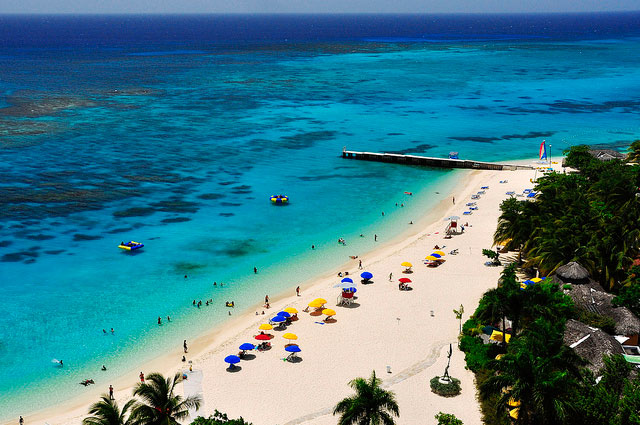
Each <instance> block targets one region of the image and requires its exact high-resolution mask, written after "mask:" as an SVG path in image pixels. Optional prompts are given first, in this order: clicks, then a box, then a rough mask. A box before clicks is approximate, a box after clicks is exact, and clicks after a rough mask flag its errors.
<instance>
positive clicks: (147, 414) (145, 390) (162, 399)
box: [133, 372, 202, 425]
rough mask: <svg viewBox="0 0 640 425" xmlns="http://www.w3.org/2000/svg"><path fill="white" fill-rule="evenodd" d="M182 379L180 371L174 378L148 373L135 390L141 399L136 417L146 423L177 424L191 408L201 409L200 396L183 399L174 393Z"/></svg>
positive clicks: (146, 424)
mask: <svg viewBox="0 0 640 425" xmlns="http://www.w3.org/2000/svg"><path fill="white" fill-rule="evenodd" d="M181 379H182V377H181V375H180V372H178V373H176V374H175V376H174V377H173V378H170V377H169V378H165V377H164V376H162V375H161V374H160V373H151V374H149V375H147V377H146V380H145V382H144V383H142V382H141V383H138V385H136V388H135V390H134V391H133V395H135V396H138V397H140V399H141V401H140V402H139V403H138V404H137V405H136V406H135V407H134V410H133V416H134V418H135V419H136V420H139V421H140V422H142V423H144V424H145V425H177V424H178V420H180V419H184V418H185V417H187V416H188V415H189V409H191V408H195V409H196V410H197V409H199V408H200V403H201V402H202V401H201V399H200V397H198V396H189V397H187V398H185V399H183V398H182V396H180V395H177V394H175V393H174V390H175V387H176V385H177V384H178V383H179V382H180V381H181Z"/></svg>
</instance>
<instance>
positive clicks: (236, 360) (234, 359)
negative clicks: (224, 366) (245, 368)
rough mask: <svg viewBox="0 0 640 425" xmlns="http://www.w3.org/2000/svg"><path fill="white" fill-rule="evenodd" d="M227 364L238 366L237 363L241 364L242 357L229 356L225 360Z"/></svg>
mask: <svg viewBox="0 0 640 425" xmlns="http://www.w3.org/2000/svg"><path fill="white" fill-rule="evenodd" d="M224 361H225V363H229V364H236V363H240V357H238V356H233V355H232V356H227V357H225V358H224Z"/></svg>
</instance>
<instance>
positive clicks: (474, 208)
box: [469, 207, 478, 211]
mask: <svg viewBox="0 0 640 425" xmlns="http://www.w3.org/2000/svg"><path fill="white" fill-rule="evenodd" d="M469 209H470V210H473V211H475V210H477V209H478V207H469Z"/></svg>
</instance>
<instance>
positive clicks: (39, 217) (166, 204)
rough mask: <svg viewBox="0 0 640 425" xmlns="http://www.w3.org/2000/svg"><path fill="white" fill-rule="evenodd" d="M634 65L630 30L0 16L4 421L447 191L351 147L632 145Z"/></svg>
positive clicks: (470, 153)
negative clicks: (354, 153) (348, 155)
mask: <svg viewBox="0 0 640 425" xmlns="http://www.w3.org/2000/svg"><path fill="white" fill-rule="evenodd" d="M638 52H640V13H624V14H572V15H433V16H431V15H343V16H339V15H319V16H304V15H275V16H274V15H228V16H222V15H220V16H218V15H211V16H0V294H1V295H2V296H1V297H0V311H1V312H2V314H1V315H0V419H9V418H14V417H16V416H17V415H18V414H22V413H23V412H24V411H25V406H38V407H46V406H50V405H53V404H56V403H59V402H61V401H64V400H65V399H67V398H69V397H71V396H73V395H76V394H80V393H81V392H82V391H83V390H85V388H84V387H82V386H80V385H78V382H79V381H80V380H82V379H86V378H93V379H94V380H95V381H96V385H98V386H100V387H103V388H105V389H106V387H108V385H109V383H110V380H112V379H113V378H114V377H116V376H118V375H121V374H122V373H123V371H128V370H130V369H131V368H132V367H135V366H134V365H135V364H137V363H140V362H141V361H143V360H147V359H151V358H153V357H154V356H158V355H160V354H162V353H164V352H165V351H166V350H167V349H168V348H179V347H180V346H181V345H182V340H183V339H185V338H187V339H191V338H193V337H195V336H197V335H199V334H202V333H203V332H205V331H207V330H210V329H212V328H214V327H216V326H220V325H223V324H224V321H225V320H226V319H227V318H228V315H227V310H226V309H225V307H224V302H225V301H226V300H234V301H235V303H236V309H235V311H236V314H238V313H239V312H240V311H242V310H243V309H244V310H246V309H247V308H249V307H251V306H252V305H254V304H257V303H259V302H260V300H262V299H263V297H264V295H265V294H272V295H273V294H277V293H279V292H282V291H284V290H287V289H291V288H294V287H295V286H296V285H297V284H299V283H300V282H304V281H305V280H307V279H309V278H310V277H312V276H314V275H316V274H318V273H320V272H323V271H327V270H332V269H333V268H336V267H337V266H338V265H339V264H341V263H343V262H345V261H346V260H348V256H349V255H358V254H362V253H364V252H366V251H367V250H370V249H372V248H374V246H375V242H374V241H373V238H372V235H373V234H374V233H375V234H378V236H379V238H380V240H381V241H385V240H389V239H390V238H392V237H393V236H394V235H396V234H398V233H399V232H401V231H402V230H404V229H406V228H407V223H408V222H409V221H410V220H415V219H417V217H419V216H421V215H423V214H424V213H425V211H428V210H429V209H430V208H433V207H434V206H435V205H436V204H437V203H438V202H439V201H441V200H443V199H445V198H446V197H447V196H450V194H451V193H455V187H456V184H457V183H458V182H459V181H460V179H461V178H463V177H464V173H462V172H458V171H446V170H436V169H425V168H416V167H404V166H397V165H391V164H377V163H368V162H356V161H347V160H343V159H342V158H340V156H339V155H340V152H341V150H342V148H343V147H344V146H346V147H347V148H349V149H353V150H369V151H385V152H399V153H411V154H418V155H428V156H438V157H445V156H447V154H448V153H449V152H450V151H458V152H460V157H461V158H466V159H477V160H484V161H499V160H508V159H520V158H531V157H534V156H536V154H537V152H538V146H539V144H540V142H541V141H542V140H543V139H546V141H547V144H548V145H551V148H550V149H551V152H550V153H551V155H552V156H557V155H559V153H560V152H561V151H562V150H563V149H566V148H567V147H569V146H570V145H572V144H581V143H586V144H591V145H597V146H600V147H605V148H610V149H619V150H624V149H626V146H627V145H628V144H629V143H630V142H632V141H633V140H635V139H638V138H640V137H639V134H640V120H639V118H640V117H639V115H640V54H639V53H638ZM405 191H410V192H413V193H414V196H412V197H407V196H406V195H404V192H405ZM277 193H285V194H288V195H289V196H290V197H291V200H292V201H291V205H289V206H287V207H282V208H279V207H274V206H272V205H271V204H270V202H269V196H270V195H272V194H277ZM396 202H404V203H405V205H406V207H405V208H396V207H395V203H396ZM381 211H385V212H386V214H385V216H384V217H382V216H381ZM360 233H363V234H364V235H365V237H364V238H360V237H358V235H359V234H360ZM339 237H344V238H346V240H347V243H348V245H347V247H344V246H339V245H338V244H337V243H336V240H337V239H338V238H339ZM128 240H140V241H142V242H144V243H145V248H144V250H143V251H142V252H140V253H137V254H135V255H131V254H127V253H124V252H122V251H121V250H119V249H118V248H117V245H118V244H119V243H120V242H121V241H128ZM312 244H313V245H315V246H316V249H315V250H311V249H310V247H311V245H312ZM254 266H256V267H258V270H259V273H258V274H254V273H253V267H254ZM185 276H187V277H186V278H185ZM213 281H217V282H221V281H223V282H225V286H224V288H220V287H219V286H218V287H216V288H214V287H213V285H212V283H213ZM210 298H212V299H213V300H214V303H213V305H212V306H209V307H204V306H203V307H202V308H201V309H197V308H194V307H193V306H192V301H193V300H194V299H196V300H206V299H210ZM167 315H170V316H171V318H172V322H171V323H164V324H163V325H162V326H158V325H157V318H158V316H162V317H163V318H165V317H166V316H167ZM111 328H114V333H113V334H112V333H111V332H110V329H111ZM103 329H105V330H107V333H106V334H105V333H103ZM52 359H63V360H64V363H65V367H64V368H62V369H61V368H58V367H56V366H55V365H54V364H53V363H52ZM102 364H106V365H107V366H108V371H107V372H101V371H100V370H99V368H100V366H101V365H102ZM53 388H55V391H52V389H53ZM27 410H28V409H27Z"/></svg>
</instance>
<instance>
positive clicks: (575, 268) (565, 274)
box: [555, 261, 589, 284]
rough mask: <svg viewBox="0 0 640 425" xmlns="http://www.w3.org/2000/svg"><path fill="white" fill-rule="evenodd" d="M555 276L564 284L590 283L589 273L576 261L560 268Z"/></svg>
mask: <svg viewBox="0 0 640 425" xmlns="http://www.w3.org/2000/svg"><path fill="white" fill-rule="evenodd" d="M555 275H556V276H558V277H559V278H560V280H562V282H564V283H577V284H584V283H588V282H589V272H588V271H587V269H585V268H584V267H582V266H581V265H580V264H579V263H576V262H575V261H572V262H570V263H567V264H565V265H564V266H560V267H558V269H557V270H556V272H555Z"/></svg>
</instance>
